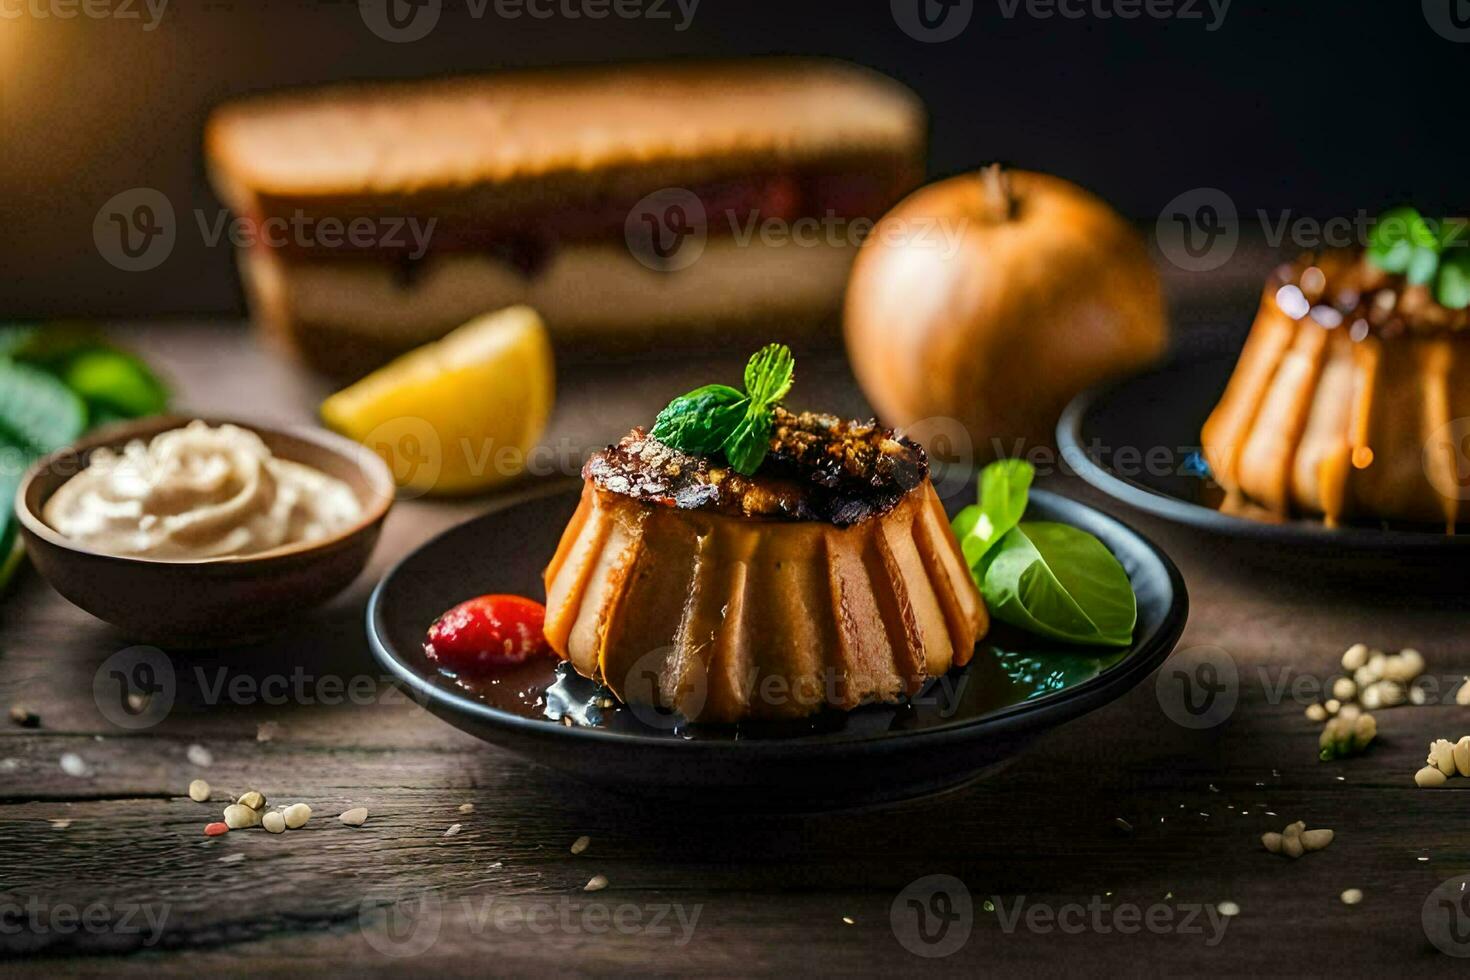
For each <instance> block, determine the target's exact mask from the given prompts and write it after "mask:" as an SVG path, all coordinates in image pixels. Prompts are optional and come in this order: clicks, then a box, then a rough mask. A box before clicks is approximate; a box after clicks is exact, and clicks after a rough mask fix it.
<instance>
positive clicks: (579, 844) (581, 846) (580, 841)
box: [572, 834, 592, 854]
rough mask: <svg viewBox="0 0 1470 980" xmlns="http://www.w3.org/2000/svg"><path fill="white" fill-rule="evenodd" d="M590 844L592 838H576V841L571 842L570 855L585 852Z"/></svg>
mask: <svg viewBox="0 0 1470 980" xmlns="http://www.w3.org/2000/svg"><path fill="white" fill-rule="evenodd" d="M591 844H592V838H591V837H588V836H587V835H586V834H583V835H582V836H581V837H578V838H577V839H576V840H574V841H572V853H573V854H581V853H582V852H583V851H585V850H587V848H588V847H589V846H590V845H591Z"/></svg>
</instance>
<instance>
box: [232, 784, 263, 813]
mask: <svg viewBox="0 0 1470 980" xmlns="http://www.w3.org/2000/svg"><path fill="white" fill-rule="evenodd" d="M235 802H236V803H238V804H240V805H241V806H248V807H249V808H250V809H252V810H264V809H265V797H264V796H263V795H262V794H260V793H257V792H256V791H255V790H253V789H252V790H249V791H248V792H245V793H242V794H240V798H239V799H238V800H236V801H235Z"/></svg>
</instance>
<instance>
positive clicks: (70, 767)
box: [61, 752, 92, 779]
mask: <svg viewBox="0 0 1470 980" xmlns="http://www.w3.org/2000/svg"><path fill="white" fill-rule="evenodd" d="M61 771H62V772H64V773H66V774H67V775H68V776H76V777H77V778H79V779H80V778H81V777H82V776H87V775H90V774H91V772H92V770H91V769H90V768H89V767H88V766H87V763H86V762H85V761H84V760H83V759H82V757H81V756H79V755H77V754H76V753H75V752H67V753H66V754H65V755H63V756H62V757H61Z"/></svg>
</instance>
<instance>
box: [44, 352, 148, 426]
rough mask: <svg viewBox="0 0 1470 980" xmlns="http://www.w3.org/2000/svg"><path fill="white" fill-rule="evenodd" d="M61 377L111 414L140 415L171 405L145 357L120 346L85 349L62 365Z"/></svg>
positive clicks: (97, 408)
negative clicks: (119, 348)
mask: <svg viewBox="0 0 1470 980" xmlns="http://www.w3.org/2000/svg"><path fill="white" fill-rule="evenodd" d="M61 378H62V380H63V381H65V382H66V383H67V385H69V386H70V387H71V389H72V391H75V392H76V393H77V394H78V395H81V396H82V398H83V399H85V400H86V402H87V404H88V405H89V406H91V407H92V408H93V410H94V415H101V416H105V417H109V418H125V419H126V418H141V417H143V416H146V415H157V414H159V413H161V412H163V411H164V410H165V409H167V408H168V390H167V389H166V388H165V387H164V386H163V382H161V381H159V380H158V378H157V376H155V375H154V374H153V372H152V371H150V370H149V369H148V367H147V365H145V364H144V363H143V362H142V361H140V360H138V358H136V357H134V356H132V355H131V354H125V353H123V352H122V351H120V350H114V349H112V348H106V347H98V348H94V349H92V350H86V351H82V352H81V353H79V354H77V355H75V356H74V357H72V358H71V360H69V361H68V362H67V363H66V365H65V367H64V368H63V369H62V372H61Z"/></svg>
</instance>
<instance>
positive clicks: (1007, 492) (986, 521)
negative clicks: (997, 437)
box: [955, 459, 1036, 568]
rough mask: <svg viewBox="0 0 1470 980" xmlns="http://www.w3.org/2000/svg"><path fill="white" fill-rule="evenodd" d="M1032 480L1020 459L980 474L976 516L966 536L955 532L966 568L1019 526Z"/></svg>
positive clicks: (1030, 471)
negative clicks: (967, 563)
mask: <svg viewBox="0 0 1470 980" xmlns="http://www.w3.org/2000/svg"><path fill="white" fill-rule="evenodd" d="M1035 477H1036V468H1035V467H1033V466H1032V465H1031V464H1030V463H1028V462H1026V461H1025V460H1024V459H1002V460H997V461H996V462H994V463H991V464H990V465H989V466H987V467H985V469H983V470H981V471H980V496H979V503H978V505H977V506H978V507H979V512H978V513H977V514H976V515H975V521H974V524H973V525H972V526H971V527H970V528H969V530H968V532H967V533H965V534H960V532H959V531H958V530H956V531H955V534H956V535H957V536H958V537H959V539H960V550H961V551H963V552H964V554H965V560H966V561H968V562H969V563H970V567H972V568H973V567H974V566H975V565H977V564H979V562H980V559H981V558H983V557H984V556H985V553H986V552H988V551H989V550H990V549H991V548H992V547H994V545H995V544H996V543H997V542H999V541H1000V539H1001V538H1002V537H1004V536H1005V534H1006V532H1007V531H1009V530H1010V529H1011V528H1013V527H1015V526H1016V525H1017V524H1019V523H1020V522H1021V518H1022V516H1023V515H1025V513H1026V497H1027V494H1028V493H1029V492H1030V490H1031V481H1032V480H1033V479H1035ZM967 509H968V508H967ZM961 513H963V511H962V512H961Z"/></svg>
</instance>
